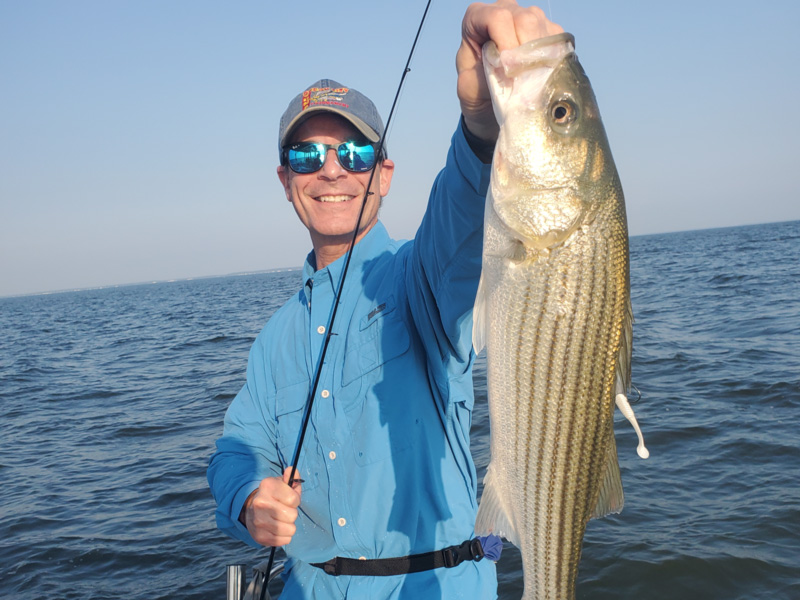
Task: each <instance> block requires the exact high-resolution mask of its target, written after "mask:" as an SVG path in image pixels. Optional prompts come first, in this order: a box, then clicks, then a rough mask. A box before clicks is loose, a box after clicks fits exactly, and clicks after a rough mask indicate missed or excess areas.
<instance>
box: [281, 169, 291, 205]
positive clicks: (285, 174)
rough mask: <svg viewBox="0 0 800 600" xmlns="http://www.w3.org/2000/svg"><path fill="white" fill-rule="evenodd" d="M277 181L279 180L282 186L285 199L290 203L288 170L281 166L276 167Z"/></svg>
mask: <svg viewBox="0 0 800 600" xmlns="http://www.w3.org/2000/svg"><path fill="white" fill-rule="evenodd" d="M278 179H280V180H281V185H282V186H283V191H284V193H285V194H286V199H287V200H288V201H289V202H291V201H292V193H291V192H290V191H289V179H290V175H289V169H287V168H286V167H284V166H283V165H278Z"/></svg>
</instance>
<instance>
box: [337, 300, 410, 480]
mask: <svg viewBox="0 0 800 600" xmlns="http://www.w3.org/2000/svg"><path fill="white" fill-rule="evenodd" d="M409 346H410V335H409V332H408V328H407V326H406V324H405V322H404V321H403V319H402V316H401V311H399V310H395V306H394V305H393V304H392V303H391V299H390V300H387V302H386V303H385V304H381V305H379V306H377V307H376V308H374V309H372V310H371V311H370V312H369V313H368V314H367V315H365V316H364V317H362V318H361V319H360V321H359V326H358V330H357V331H352V330H351V332H350V335H349V339H348V348H347V352H346V354H345V362H344V365H343V370H342V386H343V387H342V390H341V391H342V393H343V394H345V396H346V399H345V402H344V406H345V412H346V415H347V420H348V423H349V425H350V429H351V435H350V440H351V442H352V444H353V450H354V452H353V455H354V458H355V461H356V463H357V464H358V465H361V466H364V465H368V464H371V463H375V462H377V461H380V460H385V459H387V458H390V457H395V456H396V455H397V454H398V453H399V452H401V451H403V450H405V449H407V448H409V447H410V445H411V443H412V442H413V439H414V435H415V433H416V432H415V429H414V422H415V418H416V417H415V415H414V414H413V410H409V409H410V406H409V403H408V402H407V398H406V397H405V394H404V389H406V385H405V382H406V381H407V378H409V377H415V375H416V374H415V372H414V371H413V368H412V369H410V368H409V366H410V365H411V364H413V362H412V361H408V360H405V359H404V358H405V357H404V355H406V353H407V351H408V349H409Z"/></svg>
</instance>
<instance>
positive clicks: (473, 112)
mask: <svg viewBox="0 0 800 600" xmlns="http://www.w3.org/2000/svg"><path fill="white" fill-rule="evenodd" d="M562 31H564V30H563V29H562V28H561V27H560V26H559V25H556V24H555V23H551V22H550V21H549V20H548V19H547V18H546V17H545V16H544V12H542V10H541V9H540V8H538V7H535V6H531V7H522V6H519V5H518V4H517V3H516V2H515V1H514V0H497V2H495V3H494V4H483V3H475V4H471V5H470V6H469V8H467V12H466V14H465V15H464V21H463V23H462V26H461V47H460V48H459V49H458V54H457V55H456V69H457V70H458V98H459V100H460V101H461V114H463V115H464V122H465V123H466V125H467V129H469V130H470V131H471V132H472V133H473V134H474V135H475V136H477V137H478V138H480V139H482V140H485V141H487V142H488V141H494V140H496V139H497V134H498V132H499V131H500V127H499V126H498V125H497V120H496V119H495V118H494V112H493V111H492V99H491V97H490V96H489V87H488V85H487V83H486V77H485V75H484V72H483V59H482V55H481V47H482V46H483V44H485V43H486V42H488V41H489V40H492V41H493V42H494V43H495V44H497V48H498V50H500V51H503V50H510V49H511V48H516V47H517V46H519V45H521V44H524V43H525V42H529V41H531V40H535V39H538V38H543V37H547V36H550V35H555V34H557V33H561V32H562Z"/></svg>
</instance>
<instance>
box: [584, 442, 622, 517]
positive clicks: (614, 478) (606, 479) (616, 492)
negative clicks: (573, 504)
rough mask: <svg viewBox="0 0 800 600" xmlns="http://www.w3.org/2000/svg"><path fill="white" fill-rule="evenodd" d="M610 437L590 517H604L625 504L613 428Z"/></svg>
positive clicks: (619, 509) (615, 511)
mask: <svg viewBox="0 0 800 600" xmlns="http://www.w3.org/2000/svg"><path fill="white" fill-rule="evenodd" d="M609 437H610V438H611V439H610V440H609V444H608V451H607V452H606V464H605V467H604V468H603V476H602V478H601V480H600V495H599V496H598V497H597V505H596V506H595V507H594V511H593V512H592V514H591V515H589V516H590V518H592V519H596V518H598V517H605V516H606V515H611V514H615V513H619V512H622V507H623V505H624V504H625V494H623V492H622V476H621V475H620V472H619V462H618V460H617V442H616V441H615V439H614V430H613V429H611V430H610V435H609Z"/></svg>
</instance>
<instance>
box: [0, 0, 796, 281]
mask: <svg viewBox="0 0 800 600" xmlns="http://www.w3.org/2000/svg"><path fill="white" fill-rule="evenodd" d="M522 3H523V4H525V2H522ZM467 5H468V2H466V1H460V0H434V1H433V3H432V6H431V9H430V12H429V15H428V20H427V21H426V24H425V27H424V29H423V31H422V34H421V37H420V41H419V43H418V46H417V50H416V54H415V56H414V58H413V61H412V64H411V72H410V73H409V74H408V76H407V77H406V80H405V84H404V88H403V93H402V95H401V97H400V100H399V103H398V108H397V110H396V113H395V116H394V117H393V123H392V126H391V128H390V130H389V132H388V135H387V141H386V144H387V147H388V150H389V155H390V157H391V158H392V159H393V160H394V161H395V164H396V168H395V175H394V180H393V183H392V190H391V192H390V194H389V196H387V198H386V199H385V202H384V207H383V209H382V213H381V219H382V220H383V222H384V223H385V224H386V226H387V228H388V229H389V231H390V234H391V235H392V236H393V237H395V238H397V239H408V238H412V237H413V236H414V232H415V230H416V228H417V226H418V224H419V222H420V219H421V218H422V214H423V212H424V210H425V204H426V201H427V197H428V192H429V190H430V185H431V183H432V181H433V178H434V177H435V175H436V173H437V172H438V170H439V169H440V168H441V167H442V165H443V163H444V159H445V155H446V152H447V147H448V144H449V141H450V137H451V136H452V133H453V131H454V130H455V127H456V125H457V123H458V118H459V107H458V101H457V98H456V94H455V80H456V74H455V66H454V64H455V53H456V51H457V49H458V46H459V43H460V35H461V30H460V28H461V18H462V16H463V13H464V11H465V9H466V7H467ZM540 6H541V7H542V8H543V9H544V10H545V12H546V13H547V14H548V15H549V16H550V18H551V19H552V20H554V21H555V22H557V23H559V24H560V25H562V26H563V27H564V29H565V30H566V31H569V32H570V33H572V34H574V36H575V39H576V50H577V54H578V56H579V58H580V61H581V64H582V65H583V67H584V69H585V70H586V72H587V74H588V75H589V78H590V79H591V81H592V85H593V88H594V91H595V95H596V96H597V99H598V103H599V106H600V111H601V114H602V117H603V122H604V124H605V128H606V132H607V134H608V137H609V140H610V143H611V148H612V152H613V154H614V159H615V161H616V165H617V169H618V171H619V173H620V177H621V179H622V183H623V188H624V190H625V197H626V204H627V211H628V222H629V229H630V233H631V235H643V234H651V233H663V232H670V231H682V230H689V229H704V228H712V227H727V226H734V225H746V224H753V223H766V222H775V221H786V220H794V219H800V183H799V182H800V178H798V171H799V170H800V166H799V165H798V164H797V159H798V157H800V152H799V151H798V140H800V117H799V116H798V109H797V98H798V97H800V65H798V62H799V61H798V59H800V45H798V43H797V41H796V24H797V23H798V22H800V3H797V2H793V1H783V2H769V1H765V2H761V3H755V4H754V3H752V2H744V1H742V0H733V1H726V2H722V1H704V0H694V1H692V2H689V1H682V0H676V1H674V2H671V3H662V2H643V1H639V0H637V1H634V0H629V1H615V0H609V1H606V2H598V1H596V0H546V4H545V3H542V4H540ZM424 8H425V0H404V1H403V2H385V1H381V0H350V2H346V3H342V2H331V1H330V0H307V1H306V2H274V1H272V2H269V1H265V0H235V1H231V2H222V1H216V2H212V1H204V0H170V1H169V2H163V1H162V0H116V1H114V2H109V1H107V0H70V1H69V2H64V1H63V0H0V296H10V295H20V294H30V293H40V292H46V291H54V290H67V289H79V288H87V287H99V286H108V285H117V284H127V283H138V282H148V281H162V280H172V279H182V278H191V277H203V276H212V275H226V274H231V273H241V272H253V271H262V270H267V269H277V268H287V267H297V266H300V265H301V264H302V262H303V260H304V259H305V256H306V254H307V252H308V251H309V250H310V241H309V238H308V234H307V232H306V230H305V229H304V228H303V226H302V225H301V224H300V222H299V221H298V219H297V217H296V215H295V213H294V210H293V209H292V207H291V205H290V204H289V203H288V202H287V200H286V197H285V195H284V193H283V190H282V188H281V187H280V184H279V181H278V178H277V176H276V166H277V164H278V155H277V132H278V120H279V119H280V116H281V114H282V113H283V111H284V110H285V108H286V106H287V104H288V103H289V101H290V100H291V98H292V97H293V96H294V95H296V94H297V93H299V92H300V91H301V90H302V89H304V88H305V87H307V86H308V85H310V84H311V83H313V82H314V81H316V80H318V79H320V78H323V77H328V78H332V79H335V80H337V81H339V82H341V83H343V84H345V85H347V86H350V87H354V88H356V89H358V90H360V91H361V92H363V93H365V94H366V95H367V96H369V97H370V98H371V99H372V100H373V101H374V102H375V104H376V105H377V106H378V108H379V110H380V111H381V112H382V114H383V117H384V120H385V119H386V118H387V117H388V113H389V109H390V107H391V102H392V99H393V97H394V94H395V90H396V88H397V85H398V83H399V81H400V77H401V75H402V72H403V67H404V66H405V62H406V58H407V56H408V52H409V50H410V48H411V43H412V41H413V39H414V35H415V33H416V30H417V27H418V23H419V20H420V18H421V16H422V13H423V10H424Z"/></svg>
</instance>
